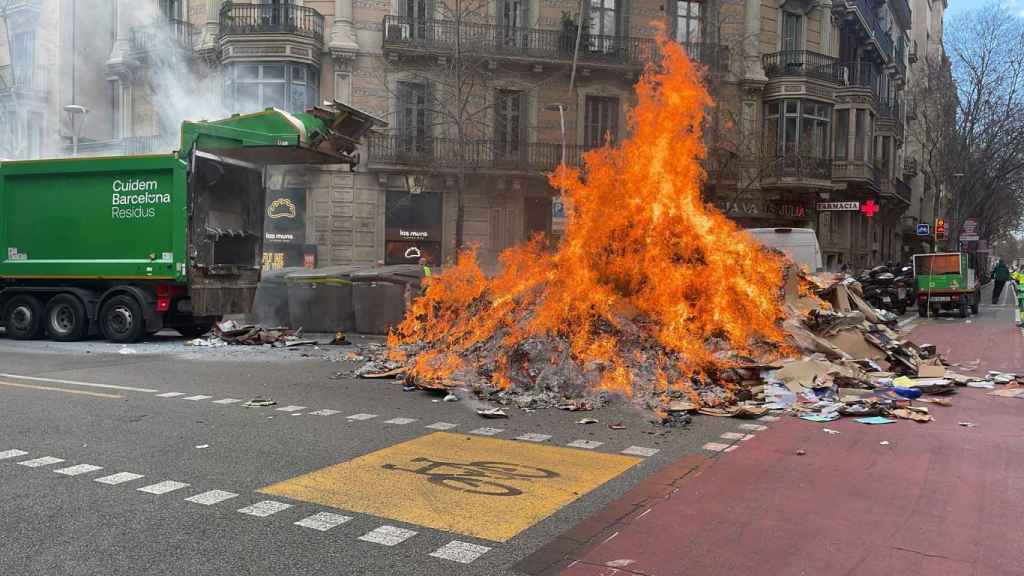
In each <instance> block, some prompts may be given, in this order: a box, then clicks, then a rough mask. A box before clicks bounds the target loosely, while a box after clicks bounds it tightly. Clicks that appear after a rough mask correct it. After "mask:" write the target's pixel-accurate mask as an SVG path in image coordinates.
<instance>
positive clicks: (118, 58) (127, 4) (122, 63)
mask: <svg viewBox="0 0 1024 576" xmlns="http://www.w3.org/2000/svg"><path fill="white" fill-rule="evenodd" d="M132 4H134V2H132V1H131V0H117V6H116V11H117V14H116V15H115V26H116V27H117V36H116V39H115V40H114V46H113V48H112V49H111V50H110V57H109V58H108V59H107V68H108V70H110V71H111V72H112V73H114V74H117V73H118V71H119V70H122V69H124V68H126V67H127V66H128V65H129V64H130V56H129V55H130V53H131V46H130V45H129V30H130V27H129V22H130V19H131V16H132Z"/></svg>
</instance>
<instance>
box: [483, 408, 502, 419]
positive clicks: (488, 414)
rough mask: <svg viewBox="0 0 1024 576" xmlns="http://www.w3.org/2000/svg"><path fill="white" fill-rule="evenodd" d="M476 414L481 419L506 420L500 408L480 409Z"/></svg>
mask: <svg viewBox="0 0 1024 576" xmlns="http://www.w3.org/2000/svg"><path fill="white" fill-rule="evenodd" d="M476 413H477V414H479V415H480V416H481V417H483V418H508V414H506V413H505V411H504V410H502V409H501V408H480V409H479V410H477V411H476Z"/></svg>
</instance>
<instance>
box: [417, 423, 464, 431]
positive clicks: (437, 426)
mask: <svg viewBox="0 0 1024 576" xmlns="http://www.w3.org/2000/svg"><path fill="white" fill-rule="evenodd" d="M456 426H458V424H452V423H451V422H434V423H433V424H431V425H430V426H425V428H430V429H431V430H451V429H452V428H455V427H456Z"/></svg>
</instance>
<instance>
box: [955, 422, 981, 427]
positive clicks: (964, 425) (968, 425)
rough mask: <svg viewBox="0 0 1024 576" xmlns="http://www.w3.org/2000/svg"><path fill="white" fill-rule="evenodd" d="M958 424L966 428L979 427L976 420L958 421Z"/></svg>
mask: <svg viewBox="0 0 1024 576" xmlns="http://www.w3.org/2000/svg"><path fill="white" fill-rule="evenodd" d="M957 424H959V425H961V426H963V427H964V428H977V427H978V425H977V424H975V423H974V422H957Z"/></svg>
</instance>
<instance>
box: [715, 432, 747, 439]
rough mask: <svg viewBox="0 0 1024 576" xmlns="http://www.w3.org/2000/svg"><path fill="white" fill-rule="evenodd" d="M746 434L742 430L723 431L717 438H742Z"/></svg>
mask: <svg viewBox="0 0 1024 576" xmlns="http://www.w3.org/2000/svg"><path fill="white" fill-rule="evenodd" d="M744 436H746V434H744V433H742V432H723V433H722V434H721V435H720V436H719V438H725V439H726V440H742V439H743V437H744Z"/></svg>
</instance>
